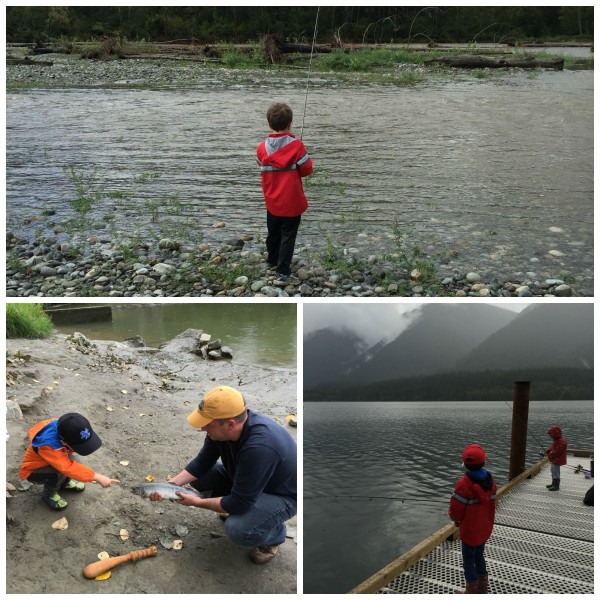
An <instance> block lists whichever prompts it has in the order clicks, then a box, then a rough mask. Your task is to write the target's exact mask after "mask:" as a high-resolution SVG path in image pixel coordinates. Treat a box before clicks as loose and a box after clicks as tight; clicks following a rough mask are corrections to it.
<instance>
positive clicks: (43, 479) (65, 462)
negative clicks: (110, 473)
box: [19, 413, 120, 510]
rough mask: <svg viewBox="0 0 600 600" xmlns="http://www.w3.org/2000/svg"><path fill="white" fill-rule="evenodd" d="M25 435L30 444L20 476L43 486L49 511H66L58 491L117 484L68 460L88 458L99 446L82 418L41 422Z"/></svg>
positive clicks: (65, 417) (87, 422)
mask: <svg viewBox="0 0 600 600" xmlns="http://www.w3.org/2000/svg"><path fill="white" fill-rule="evenodd" d="M28 435H29V439H30V440H31V442H30V444H29V446H28V448H27V450H26V451H25V456H24V457H23V462H22V463H21V470H20V471H19V476H20V477H21V479H27V480H29V481H31V482H32V483H40V484H43V485H44V492H43V494H42V500H43V501H44V502H45V503H46V504H47V505H48V506H49V507H50V508H53V509H54V510H64V509H65V508H67V502H66V501H65V500H64V499H63V498H61V497H60V495H59V493H58V492H59V490H61V489H64V490H72V491H74V492H82V491H83V490H84V489H85V485H84V483H83V482H86V481H97V482H98V483H99V484H100V485H101V486H102V487H110V486H111V485H112V484H113V483H120V482H119V480H118V479H111V478H110V477H106V476H105V475H101V474H100V473H96V472H94V470H93V469H91V468H90V467H87V466H85V465H82V464H80V463H78V462H76V461H74V460H72V459H71V455H72V454H73V453H74V452H77V453H78V454H81V455H82V456H87V455H88V454H92V452H95V451H96V450H98V448H100V446H101V445H102V441H101V440H100V438H99V437H98V435H97V434H96V433H95V432H94V430H93V429H92V426H91V425H90V422H89V421H88V420H87V419H86V418H85V417H83V416H82V415H80V414H78V413H67V414H65V415H63V416H62V417H60V418H59V419H47V420H45V421H40V422H39V423H37V424H36V425H34V426H33V427H32V428H31V429H30V430H29V432H28Z"/></svg>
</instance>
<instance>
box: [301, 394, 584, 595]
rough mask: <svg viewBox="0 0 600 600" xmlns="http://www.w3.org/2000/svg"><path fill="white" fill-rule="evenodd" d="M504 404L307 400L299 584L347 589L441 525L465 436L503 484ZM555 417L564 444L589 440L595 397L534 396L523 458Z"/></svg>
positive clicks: (507, 424) (534, 455) (508, 411)
mask: <svg viewBox="0 0 600 600" xmlns="http://www.w3.org/2000/svg"><path fill="white" fill-rule="evenodd" d="M509 405H510V406H507V404H505V403H503V402H488V403H476V402H453V403H442V402H406V403H400V402H390V403H385V402H359V403H351V402H350V403H333V402H327V403H318V402H306V403H304V423H305V426H304V568H303V571H304V592H305V593H346V592H348V591H349V590H350V589H352V588H353V587H354V586H356V585H357V584H358V583H360V582H362V581H364V580H365V579H367V578H368V577H370V576H371V575H373V574H374V573H375V572H376V571H378V570H379V569H381V568H382V567H384V566H385V565H387V564H389V563H390V562H392V560H394V559H395V558H397V557H398V556H400V555H401V554H402V553H404V552H406V551H407V550H409V549H410V548H412V547H413V546H414V545H415V544H417V543H418V542H420V541H421V540H422V539H423V538H425V537H426V536H427V535H429V534H431V533H433V532H434V531H435V530H436V529H439V528H440V527H442V526H443V525H446V524H447V523H448V522H449V520H448V516H447V510H448V502H449V499H450V495H451V494H452V491H453V489H454V485H455V484H456V481H457V480H458V479H459V478H460V477H461V476H462V475H463V472H464V471H463V470H462V468H461V463H462V458H461V454H462V451H463V449H464V447H465V446H466V445H467V444H470V443H474V442H477V443H479V444H481V445H482V446H483V447H484V449H485V450H486V453H487V454H488V457H489V458H488V461H487V468H488V469H489V470H490V471H491V472H492V473H493V475H494V477H495V478H496V481H497V483H498V486H500V485H502V484H504V483H506V481H507V479H508V465H509V452H510V430H511V420H512V402H509ZM554 424H558V425H560V427H561V428H562V430H563V432H564V435H565V438H566V439H567V442H568V444H569V446H570V447H571V448H576V447H579V448H593V445H594V418H593V402H592V401H574V402H531V404H530V407H529V423H528V426H529V430H530V434H529V436H528V449H527V465H531V464H533V463H535V462H536V461H537V460H539V458H540V457H539V455H538V453H539V451H540V450H541V448H540V445H539V444H538V442H537V441H536V440H535V439H534V437H533V436H535V438H537V440H539V442H541V444H543V445H544V446H545V447H549V446H550V442H551V440H550V437H549V436H548V434H547V429H548V427H549V426H551V425H554ZM351 496H354V498H352V499H351V498H350V497H351ZM357 496H366V497H367V498H357ZM374 496H384V497H387V498H402V499H405V501H404V502H401V501H399V500H389V499H384V498H374ZM369 498H372V499H371V500H370V499H369ZM440 501H441V502H440Z"/></svg>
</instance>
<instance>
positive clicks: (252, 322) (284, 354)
mask: <svg viewBox="0 0 600 600" xmlns="http://www.w3.org/2000/svg"><path fill="white" fill-rule="evenodd" d="M190 328H192V329H202V330H203V331H205V332H206V333H209V334H211V335H212V339H213V340H216V339H220V340H221V342H222V343H223V345H225V346H229V347H230V348H231V349H232V350H233V357H234V358H233V360H234V361H235V362H236V363H237V364H247V365H257V366H262V367H276V368H294V369H295V368H296V305H295V304H285V303H277V304H265V303H262V304H261V303H252V304H250V303H244V304H231V303H227V302H220V303H218V304H213V303H210V304H209V303H202V304H147V305H137V304H136V305H119V304H116V305H112V321H100V322H96V323H85V324H79V323H78V324H77V325H68V326H67V325H60V326H58V327H57V329H58V330H59V331H60V332H61V333H66V334H71V333H73V332H74V331H79V332H81V333H83V334H84V335H85V336H87V337H88V338H90V339H99V340H115V341H123V340H125V339H126V338H128V337H132V336H134V335H141V336H142V338H143V339H144V341H145V343H146V345H147V346H153V347H158V346H159V345H160V344H162V343H164V342H167V341H169V340H171V339H173V338H174V337H175V336H176V335H178V334H179V333H181V332H183V331H185V330H186V329H190Z"/></svg>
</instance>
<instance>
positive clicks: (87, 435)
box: [79, 427, 92, 440]
mask: <svg viewBox="0 0 600 600" xmlns="http://www.w3.org/2000/svg"><path fill="white" fill-rule="evenodd" d="M79 435H80V436H81V439H82V440H89V439H90V438H91V437H92V434H91V433H90V430H89V429H88V428H87V427H86V428H85V429H84V430H83V431H80V432H79Z"/></svg>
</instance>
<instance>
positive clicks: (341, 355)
mask: <svg viewBox="0 0 600 600" xmlns="http://www.w3.org/2000/svg"><path fill="white" fill-rule="evenodd" d="M367 347H368V344H367V343H366V342H365V341H364V340H363V339H362V338H361V337H360V336H359V335H358V334H356V333H353V332H351V331H349V330H345V329H344V330H339V329H320V330H319V331H316V332H314V333H312V334H310V335H308V336H306V337H305V338H304V352H303V357H304V386H305V387H310V388H314V387H318V386H319V385H322V384H323V383H328V382H335V381H340V380H341V379H343V377H344V373H345V370H346V369H347V366H346V365H347V364H348V363H351V362H352V361H353V360H354V359H356V357H358V356H360V355H361V354H362V353H363V352H364V351H365V350H366V349H367Z"/></svg>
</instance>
